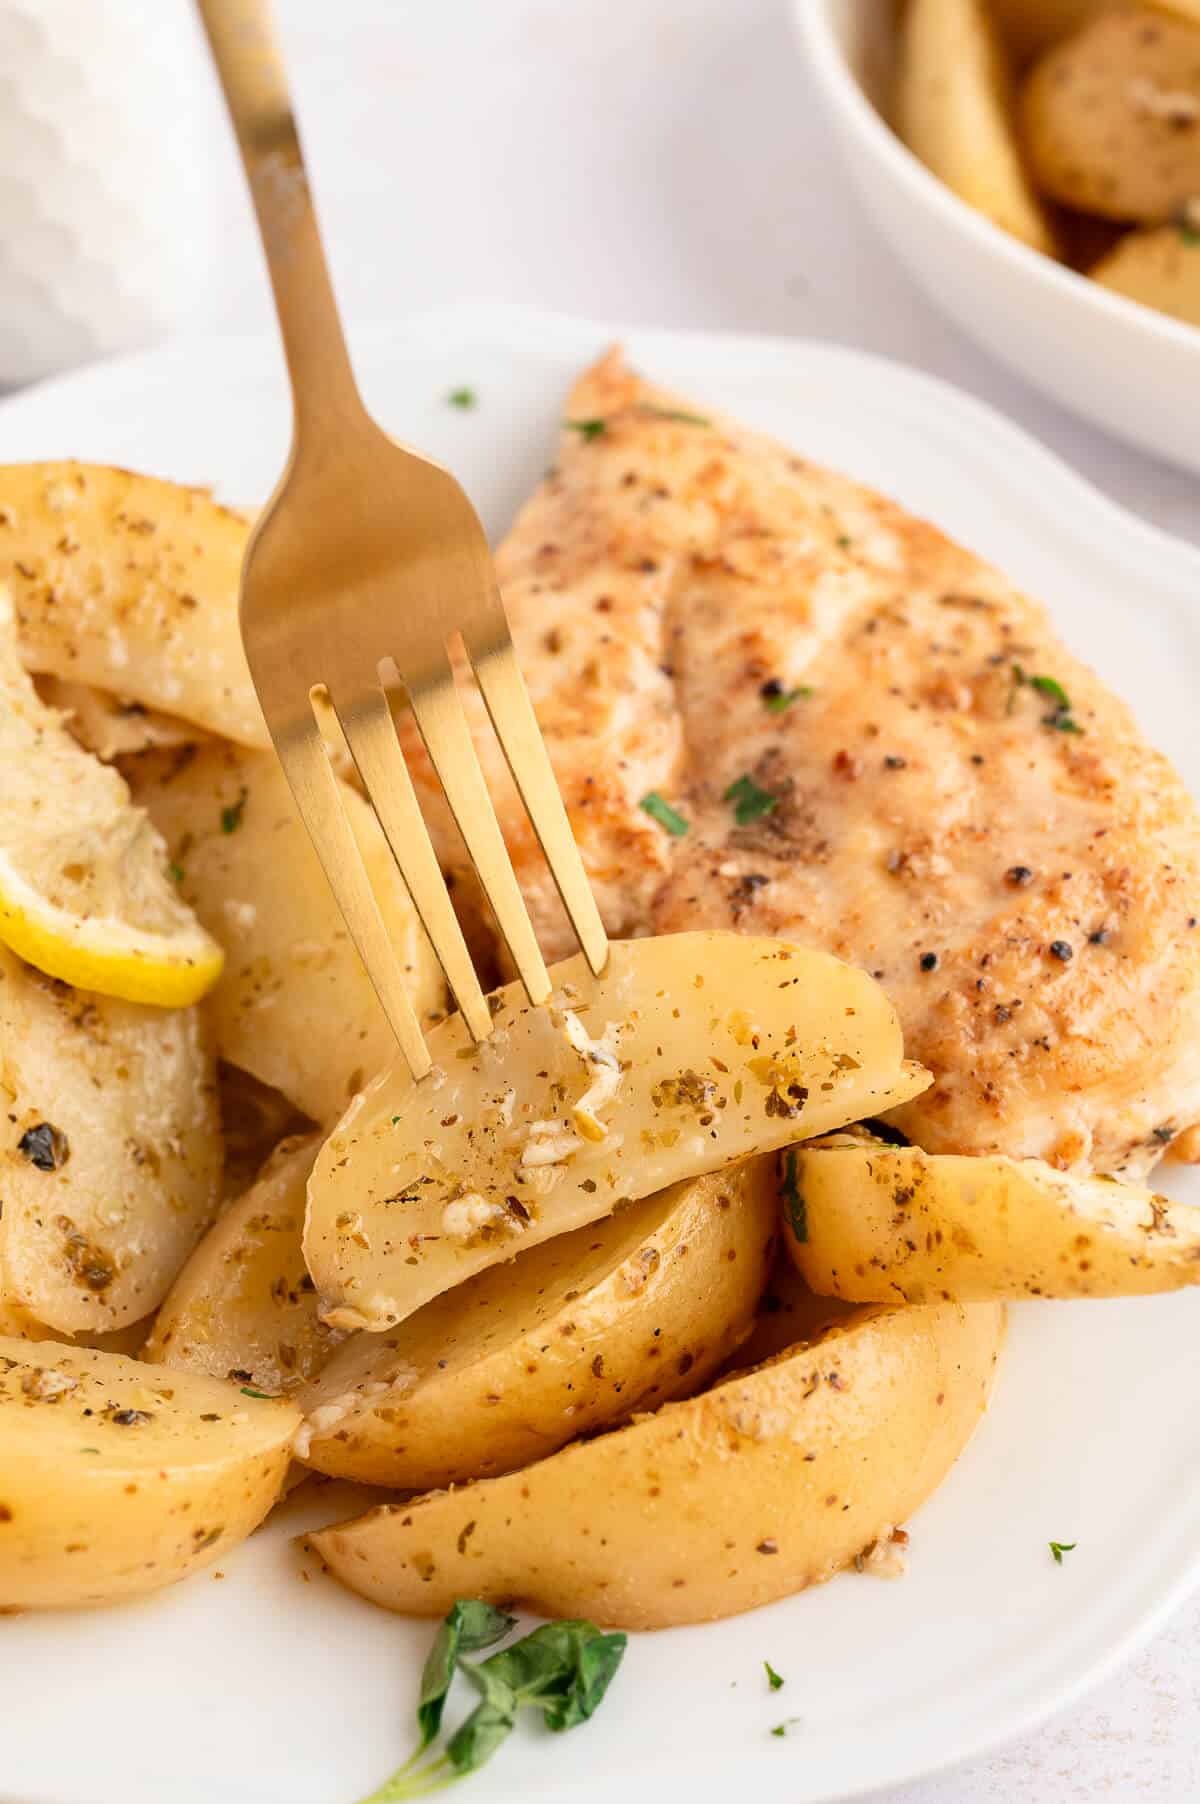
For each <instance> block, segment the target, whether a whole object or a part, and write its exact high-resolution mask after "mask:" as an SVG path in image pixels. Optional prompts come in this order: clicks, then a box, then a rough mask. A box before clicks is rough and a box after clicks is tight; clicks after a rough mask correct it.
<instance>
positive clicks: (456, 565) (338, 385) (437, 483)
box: [198, 0, 608, 1077]
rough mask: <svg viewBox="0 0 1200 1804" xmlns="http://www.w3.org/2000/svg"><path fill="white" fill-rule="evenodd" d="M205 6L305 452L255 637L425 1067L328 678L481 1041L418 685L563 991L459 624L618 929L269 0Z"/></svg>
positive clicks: (467, 803)
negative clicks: (472, 711)
mask: <svg viewBox="0 0 1200 1804" xmlns="http://www.w3.org/2000/svg"><path fill="white" fill-rule="evenodd" d="M198 5H199V10H200V15H201V18H202V20H203V22H204V28H205V30H206V32H207V34H208V39H209V43H210V45H211V47H212V51H213V56H214V59H215V61H216V65H217V70H218V73H219V75H220V79H221V85H222V87H223V89H224V92H225V99H226V102H227V104H228V107H229V112H230V115H231V117H232V120H233V124H234V128H235V130H236V132H237V138H238V144H239V146H240V149H241V153H242V160H243V162H244V164H245V167H246V175H247V178H248V180H249V183H250V191H251V194H252V195H253V198H254V207H255V211H256V213H257V215H258V225H259V231H260V233H261V236H262V242H263V249H264V250H265V252H266V257H267V264H268V267H269V270H270V275H271V285H272V287H273V289H274V293H275V306H276V310H277V312H278V315H279V325H280V329H281V332H282V335H283V345H284V351H285V353H286V357H287V365H288V373H289V376H290V378H291V387H292V401H293V409H294V430H293V438H292V449H291V455H290V457H289V460H288V465H287V468H286V470H285V471H284V474H283V476H282V477H281V479H280V482H279V485H278V487H277V488H276V490H275V493H274V495H273V496H272V498H271V500H270V502H269V503H268V505H267V507H266V509H265V510H264V512H263V514H262V516H261V517H260V519H259V521H258V524H257V526H256V528H255V531H254V533H253V535H252V537H251V540H250V545H249V548H248V550H247V553H246V561H245V565H244V567H243V571H242V592H241V626H242V638H243V640H244V642H245V647H246V656H247V659H248V661H249V665H250V673H251V676H252V677H253V679H254V685H255V688H256V689H257V691H258V698H259V701H260V702H261V703H262V708H263V713H264V714H265V715H266V719H267V726H268V727H269V729H270V733H271V738H272V739H273V741H274V743H275V750H276V751H277V752H278V754H279V758H280V761H281V762H282V764H283V768H284V771H285V772H286V774H287V778H288V781H289V783H290V784H291V787H292V792H293V794H294V795H295V798H296V803H297V806H298V807H299V810H300V813H301V816H302V817H303V820H304V824H305V826H306V827H307V829H308V832H309V835H310V837H311V839H312V842H313V845H314V846H315V848H316V850H317V854H318V856H319V857H320V860H321V863H322V865H323V866H324V869H325V874H326V876H327V877H328V879H329V882H330V885H331V887H332V889H333V893H334V896H335V897H336V899H337V903H338V906H339V907H340V909H341V911H342V914H343V915H344V916H345V918H346V924H347V926H348V927H349V929H350V932H351V934H352V936H353V938H354V943H355V945H356V946H357V947H358V950H359V953H360V955H361V957H362V960H363V963H364V965H365V966H366V968H367V971H368V973H369V974H370V977H371V981H372V982H373V984H374V986H375V989H376V990H377V992H378V994H379V999H380V1002H381V1003H382V1004H383V1008H384V1010H385V1012H386V1014H387V1017H388V1020H389V1021H390V1023H391V1026H392V1029H393V1031H394V1033H395V1035H396V1039H397V1041H398V1042H399V1045H400V1048H401V1051H402V1052H403V1054H404V1056H405V1058H406V1059H407V1061H408V1063H409V1066H410V1067H411V1069H412V1072H413V1075H414V1077H421V1076H422V1075H423V1074H424V1073H425V1072H426V1071H427V1070H428V1069H429V1065H430V1058H429V1052H428V1049H427V1048H426V1046H425V1042H424V1039H423V1037H422V1034H421V1029H420V1025H419V1023H418V1021H417V1017H416V1014H415V1013H414V1011H413V1007H412V1004H411V1002H410V1001H409V998H408V995H407V992H406V991H405V988H404V980H403V976H402V973H401V970H400V965H399V961H398V960H397V958H396V954H395V951H394V949H393V947H392V944H391V941H390V940H389V938H388V933H387V928H386V926H385V924H384V919H383V916H382V914H381V912H380V907H379V903H378V901H377V899H376V897H375V895H374V893H373V892H372V889H371V886H370V883H369V882H368V879H367V875H366V871H365V869H364V867H363V864H362V860H361V858H360V856H359V852H358V848H357V845H356V843H355V840H354V836H353V833H352V831H351V828H350V824H349V822H348V820H347V818H346V815H345V813H344V812H343V809H342V805H341V801H340V799H339V797H338V793H337V786H336V783H335V780H334V777H333V772H332V768H331V766H330V763H329V759H328V756H327V754H326V751H325V747H324V743H323V741H322V739H321V735H320V731H319V729H318V726H317V720H316V716H315V715H314V712H313V696H314V693H316V694H321V693H324V694H327V696H328V698H329V700H330V702H331V703H332V705H333V708H334V711H335V712H336V714H337V718H338V720H339V722H340V723H341V727H342V731H343V733H344V734H345V737H346V741H347V743H348V745H349V747H350V751H351V754H352V756H353V758H354V762H355V764H356V765H357V767H358V771H359V775H360V776H361V778H362V781H363V785H364V787H365V789H366V792H367V797H368V799H369V801H370V802H371V804H372V806H373V808H374V810H375V813H376V815H377V817H378V819H379V823H380V825H381V827H382V828H383V831H384V833H385V835H386V836H387V840H388V844H389V845H390V847H391V849H392V853H393V855H394V857H395V859H396V862H397V864H398V866H399V867H400V871H401V874H402V876H403V878H404V881H405V883H406V885H407V887H408V890H409V893H410V895H411V896H412V900H413V903H414V905H415V907H416V909H417V912H418V914H419V915H420V917H421V920H422V922H423V923H424V925H425V929H426V932H427V933H428V935H429V938H430V940H431V942H432V944H433V947H434V950H435V952H436V953H437V956H438V959H439V960H440V962H441V965H442V969H443V970H444V972H445V974H446V978H447V981H448V983H449V985H450V989H451V991H452V992H453V995H454V998H455V1001H456V1002H457V1003H458V1006H459V1009H460V1011H461V1013H462V1016H463V1019H464V1020H465V1022H466V1023H467V1026H468V1028H469V1029H470V1032H471V1034H472V1036H473V1037H474V1038H475V1039H476V1040H481V1039H484V1038H485V1037H486V1036H487V1034H488V1033H489V1032H490V1031H491V1025H492V1018H491V1013H490V1011H489V1009H488V1005H487V1000H486V998H485V996H484V994H483V990H482V988H481V986H480V983H479V979H478V977H477V976H476V973H475V969H474V966H473V965H472V963H471V958H470V955H469V953H468V951H467V946H466V942H465V940H464V939H463V935H462V930H461V928H460V927H459V924H458V920H457V917H456V916H455V913H454V909H453V907H452V905H451V902H450V897H449V895H448V894H447V891H446V886H445V883H444V881H443V878H442V874H441V871H440V869H439V867H438V862H437V858H436V856H435V854H434V850H433V846H432V844H431V842H430V839H429V835H428V832H427V831H426V828H425V824H424V821H423V820H422V818H421V812H420V808H419V806H418V803H417V798H416V793H415V791H414V789H413V785H412V779H411V777H410V776H409V773H408V769H407V767H406V765H405V762H404V756H403V753H402V752H401V749H400V745H399V742H398V739H397V736H396V729H395V724H394V721H393V718H392V711H391V710H392V707H394V706H397V705H399V706H403V705H404V700H405V699H406V700H407V705H408V706H410V707H411V709H412V713H413V717H414V719H415V720H416V723H417V727H418V728H419V730H420V733H421V737H422V739H423V740H424V743H425V747H426V750H427V751H428V753H429V758H430V762H431V763H432V765H433V767H434V770H435V771H436V772H437V776H438V780H439V781H440V783H441V785H442V788H443V790H444V791H445V794H446V799H447V801H448V802H449V804H450V808H451V810H452V812H453V815H454V818H455V820H456V822H457V823H458V827H459V830H460V832H461V833H462V836H463V839H464V841H465V842H466V846H467V850H468V852H469V853H470V856H471V859H472V861H473V863H474V865H475V869H476V871H477V872H478V874H479V878H480V881H481V883H482V885H483V889H484V892H485V894H486V895H487V898H488V901H489V902H490V903H491V906H492V909H493V911H494V913H495V916H496V920H497V923H498V925H499V927H500V931H501V933H502V934H503V936H504V939H505V941H506V943H507V945H508V949H509V951H510V952H511V954H512V957H513V962H514V964H515V966H516V969H517V972H518V974H519V976H520V978H521V981H522V983H523V984H524V986H525V990H526V992H527V994H528V996H529V999H530V1001H531V1002H533V1003H540V1002H545V1001H546V999H547V997H548V996H549V994H550V987H551V986H550V979H549V976H548V975H547V972H546V966H545V962H544V960H543V958H542V955H541V952H540V950H539V948H538V944H537V940H536V938H535V936H534V932H533V926H532V923H531V922H530V919H529V915H528V912H527V910H526V907H525V903H524V900H523V898H522V896H521V892H520V889H519V888H518V885H517V880H516V877H515V875H514V873H513V868H512V864H511V862H510V860H509V856H508V852H507V850H506V848H505V845H504V840H503V838H502V836H501V833H500V825H499V822H498V821H497V819H496V814H495V810H494V808H493V807H492V803H491V800H490V797H489V795H488V791H487V787H486V785H485V783H484V779H483V773H482V771H481V769H480V766H479V760H478V758H477V757H476V754H475V749H474V746H473V744H472V741H471V734H470V729H469V728H468V726H467V721H466V717H465V715H464V713H463V710H462V706H461V703H460V701H459V698H458V692H457V689H456V685H455V679H454V674H453V671H452V668H451V664H450V651H449V647H450V642H451V641H452V640H453V639H455V638H456V636H458V635H461V639H462V643H463V645H464V647H465V649H466V653H467V656H468V658H469V660H470V663H471V667H472V669H473V670H474V673H475V677H476V680H477V681H478V683H479V687H480V690H481V691H482V694H483V698H484V701H485V703H486V705H487V710H488V713H489V715H490V717H491V721H492V725H493V727H494V728H495V730H496V734H497V737H498V738H499V740H500V743H501V745H502V747H503V749H504V754H505V757H506V758H507V760H508V764H509V768H510V769H511V771H512V774H513V777H514V779H515V780H516V784H517V788H518V790H519V792H520V795H521V799H522V801H523V802H524V805H525V808H526V810H527V811H528V814H529V817H530V820H531V821H532V823H533V826H534V830H535V831H536V833H537V836H538V839H539V840H540V842H541V845H542V849H543V851H544V852H545V855H546V860H547V862H548V864H549V866H550V869H551V871H552V873H553V875H554V880H555V883H556V884H557V886H558V891H559V894H560V895H561V897H562V900H563V904H564V906H565V908H566V911H567V914H568V915H569V917H570V919H571V922H572V925H573V927H574V929H575V932H576V934H577V936H578V938H579V943H580V945H581V946H582V948H583V951H584V953H585V955H586V957H587V960H588V963H589V964H590V966H591V968H592V970H593V971H595V972H597V973H599V972H600V971H601V970H602V969H603V967H604V962H605V959H606V957H607V951H608V948H607V942H606V940H605V935H604V928H603V925H602V923H601V920H600V914H599V910H598V909H597V907H596V903H595V900H594V898H593V896H592V892H591V889H590V887H589V885H588V881H587V877H586V875H585V872H584V869H583V862H582V860H581V858H580V856H579V850H578V848H577V846H576V844H575V840H574V836H573V834H572V832H571V826H570V822H569V821H568V819H567V812H566V809H565V808H564V806H563V802H562V798H561V796H560V795H559V792H558V785H557V783H556V782H555V779H554V773H553V770H552V769H551V766H550V760H549V758H548V756H547V754H546V748H545V745H544V744H543V742H542V737H541V733H540V731H539V729H538V725H537V721H536V719H535V718H534V713H533V708H532V706H531V704H530V701H529V696H528V693H527V691H526V688H525V683H524V679H523V678H522V676H521V672H520V668H519V666H518V664H517V659H516V653H515V652H514V650H513V644H512V639H511V637H510V635H509V630H508V621H507V620H506V618H505V615H504V608H503V605H502V603H501V600H500V592H499V589H498V587H497V584H496V577H495V572H494V571H493V568H492V560H491V554H490V552H489V550H488V545H487V540H486V538H485V537H484V532H483V528H482V526H481V524H480V522H479V519H478V516H477V515H476V513H475V510H474V508H473V507H472V506H471V503H470V502H469V501H468V499H467V497H466V495H465V494H464V493H463V491H462V489H461V488H460V487H459V485H458V483H457V482H456V481H455V480H454V478H453V477H452V476H451V475H450V474H449V472H448V471H446V470H444V469H442V468H441V467H440V465H438V464H435V463H433V462H431V460H430V459H429V458H426V457H422V456H421V455H420V454H419V453H418V452H416V451H412V450H408V449H406V448H404V447H402V446H400V445H397V444H395V443H394V442H393V441H392V440H391V439H389V438H388V437H387V436H386V435H385V434H384V432H383V431H382V430H381V429H380V427H379V426H378V425H376V423H375V421H374V420H372V419H371V417H370V415H369V414H368V413H367V411H366V408H365V407H364V405H363V402H362V398H361V396H360V395H359V392H358V388H357V386H356V384H355V380H354V373H353V370H352V368H351V365H350V357H349V352H348V351H347V348H346V341H345V337H344V334H343V331H342V326H341V321H340V319H339V317H338V311H337V303H336V301H335V299H334V295H333V287H332V283H331V281H330V277H329V270H328V266H327V264H326V261H325V255H324V251H323V250H322V247H321V239H320V233H319V231H318V229H317V221H316V214H315V211H314V208H313V200H312V194H311V192H310V190H309V184H308V177H307V174H306V171H305V167H304V159H303V155H302V153H301V149H300V141H299V136H298V133H297V128H296V119H295V114H294V111H293V108H292V103H291V99H290V97H289V94H288V88H287V80H286V77H285V75H284V70H283V63H282V60H281V58H280V55H279V51H278V47H277V45H276V42H275V38H274V33H273V30H272V25H271V18H270V11H269V7H268V5H267V0H198ZM401 685H402V689H401ZM389 698H390V699H389Z"/></svg>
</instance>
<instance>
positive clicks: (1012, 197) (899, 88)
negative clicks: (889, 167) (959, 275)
mask: <svg viewBox="0 0 1200 1804" xmlns="http://www.w3.org/2000/svg"><path fill="white" fill-rule="evenodd" d="M894 106H895V120H896V128H897V130H898V131H899V133H900V136H901V137H902V138H903V139H904V142H905V143H906V144H907V145H908V147H909V149H910V150H911V151H913V152H914V153H915V154H916V155H917V156H918V157H920V159H921V161H922V162H923V163H924V164H925V165H926V167H927V168H928V169H931V170H932V171H933V173H934V175H936V176H938V177H939V178H940V179H941V180H942V181H943V182H945V183H946V186H947V187H948V188H952V189H953V190H954V192H955V194H957V195H958V196H959V198H960V199H962V200H965V201H966V203H967V205H968V206H971V207H974V208H975V209H976V211H977V212H979V213H982V214H984V216H985V217H986V218H988V219H990V220H991V221H992V223H993V225H998V226H1000V227H1001V228H1002V229H1003V230H1004V231H1006V232H1011V233H1012V234H1013V236H1014V237H1015V238H1020V239H1021V240H1022V242H1023V243H1025V244H1029V245H1032V246H1033V248H1034V250H1037V251H1044V252H1045V253H1046V254H1047V255H1048V256H1055V255H1057V248H1058V247H1057V243H1056V240H1055V234H1054V228H1053V225H1052V224H1051V221H1050V216H1049V214H1048V213H1047V211H1046V209H1045V207H1044V206H1043V205H1042V203H1041V201H1040V200H1039V198H1038V196H1037V194H1036V192H1035V191H1034V188H1033V185H1032V183H1031V182H1030V180H1029V177H1028V175H1027V174H1026V172H1025V168H1024V165H1023V163H1022V160H1021V150H1020V146H1019V144H1018V141H1017V135H1016V129H1015V126H1014V123H1013V95H1012V82H1011V75H1010V71H1009V68H1008V63H1007V58H1006V55H1005V52H1004V49H1003V47H1002V45H1001V43H1000V40H999V38H998V36H997V34H996V30H995V27H994V26H993V24H992V21H991V19H990V17H989V15H988V11H987V8H986V6H985V5H984V4H983V0H910V4H909V6H908V9H907V11H906V12H905V14H904V19H903V22H902V25H901V30H900V44H899V58H898V63H897V75H896V92H895V103H894Z"/></svg>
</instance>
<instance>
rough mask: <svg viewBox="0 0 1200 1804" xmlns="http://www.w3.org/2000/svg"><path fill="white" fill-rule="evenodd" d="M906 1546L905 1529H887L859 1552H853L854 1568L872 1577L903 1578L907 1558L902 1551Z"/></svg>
mask: <svg viewBox="0 0 1200 1804" xmlns="http://www.w3.org/2000/svg"><path fill="white" fill-rule="evenodd" d="M907 1546H908V1534H907V1531H906V1530H904V1529H902V1528H892V1529H888V1530H886V1531H885V1533H884V1534H882V1535H880V1537H879V1539H878V1541H872V1542H871V1543H870V1545H869V1546H867V1547H864V1548H863V1550H862V1552H861V1553H859V1554H855V1556H854V1570H855V1572H866V1573H869V1574H870V1576H871V1577H872V1578H881V1579H898V1578H903V1577H904V1576H905V1574H906V1573H907V1571H908V1558H907V1555H906V1554H905V1552H904V1549H905V1548H906V1547H907Z"/></svg>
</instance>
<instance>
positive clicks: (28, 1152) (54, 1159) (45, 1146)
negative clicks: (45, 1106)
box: [17, 1121, 71, 1171]
mask: <svg viewBox="0 0 1200 1804" xmlns="http://www.w3.org/2000/svg"><path fill="white" fill-rule="evenodd" d="M17 1151H18V1152H20V1153H23V1154H24V1155H25V1157H26V1158H27V1159H28V1160H29V1163H30V1164H31V1165H34V1166H36V1167H37V1169H38V1170H39V1171H57V1170H58V1168H59V1166H60V1165H65V1164H66V1162H67V1160H68V1158H69V1157H70V1153H71V1149H70V1146H69V1144H68V1141H67V1136H66V1135H65V1134H64V1133H63V1132H62V1131H61V1129H59V1128H56V1127H54V1126H53V1125H52V1124H51V1123H50V1122H49V1121H39V1122H38V1123H37V1125H36V1126H35V1127H31V1128H26V1130H25V1132H24V1133H23V1134H22V1135H21V1138H20V1139H19V1140H18V1141H17Z"/></svg>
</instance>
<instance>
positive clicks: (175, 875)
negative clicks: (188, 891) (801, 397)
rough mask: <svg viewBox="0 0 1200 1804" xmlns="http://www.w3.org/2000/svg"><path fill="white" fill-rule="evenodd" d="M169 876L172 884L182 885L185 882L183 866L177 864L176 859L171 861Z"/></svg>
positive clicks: (168, 868)
mask: <svg viewBox="0 0 1200 1804" xmlns="http://www.w3.org/2000/svg"><path fill="white" fill-rule="evenodd" d="M167 876H168V877H169V878H170V879H171V882H172V883H182V882H183V866H182V865H181V864H179V863H177V861H176V860H175V859H174V858H173V859H172V860H171V862H170V864H169V865H168V866H167Z"/></svg>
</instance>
